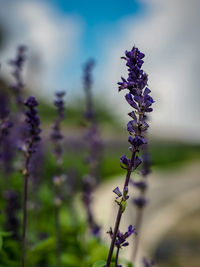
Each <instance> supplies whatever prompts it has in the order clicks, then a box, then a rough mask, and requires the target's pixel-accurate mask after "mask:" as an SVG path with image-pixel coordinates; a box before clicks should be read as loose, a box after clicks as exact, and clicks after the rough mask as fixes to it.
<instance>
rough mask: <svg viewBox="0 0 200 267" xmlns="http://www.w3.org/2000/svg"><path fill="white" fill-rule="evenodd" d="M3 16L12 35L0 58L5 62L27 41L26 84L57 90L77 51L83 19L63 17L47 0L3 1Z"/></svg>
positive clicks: (1, 13)
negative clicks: (64, 70)
mask: <svg viewBox="0 0 200 267" xmlns="http://www.w3.org/2000/svg"><path fill="white" fill-rule="evenodd" d="M0 15H1V19H2V22H3V23H4V25H5V27H6V29H7V30H8V34H9V39H8V42H7V45H6V48H5V49H4V50H3V51H2V54H1V61H2V62H4V63H5V62H7V60H8V59H10V58H11V57H13V56H14V53H15V49H16V46H17V45H19V44H21V43H23V44H26V45H27V46H28V49H29V51H28V57H29V60H28V64H29V65H28V68H27V69H28V70H29V72H31V75H29V73H28V77H27V83H28V82H29V84H31V85H32V86H33V87H35V88H38V89H39V90H40V89H41V88H44V90H45V89H46V90H45V92H44V94H45V93H47V90H49V89H50V90H52V89H53V90H56V88H58V87H59V86H60V84H59V72H60V70H61V68H62V67H63V65H64V64H65V62H67V61H68V60H73V53H74V52H75V51H77V50H78V45H77V44H78V43H79V42H78V41H79V38H80V35H81V31H82V26H83V25H82V21H81V20H80V19H79V18H78V17H74V16H70V15H65V16H61V14H59V13H58V12H57V11H56V10H55V9H53V7H51V6H50V5H49V4H48V2H46V3H45V2H44V1H43V2H42V1H31V0H30V1H23V0H22V1H4V2H3V8H2V9H1V11H0ZM4 67H5V69H6V64H5V65H4ZM56 78H57V81H56ZM30 79H31V82H30ZM63 86H64V85H63ZM58 89H59V88H58Z"/></svg>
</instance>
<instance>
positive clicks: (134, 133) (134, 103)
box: [106, 46, 154, 267]
mask: <svg viewBox="0 0 200 267" xmlns="http://www.w3.org/2000/svg"><path fill="white" fill-rule="evenodd" d="M144 56H145V55H144V54H143V53H142V52H140V51H139V49H138V48H136V47H135V46H134V47H133V48H132V50H131V51H126V52H125V57H122V58H123V59H124V60H125V61H126V66H127V67H128V78H127V79H125V78H123V77H122V81H121V82H119V83H118V85H119V91H121V90H125V89H126V90H128V91H129V92H128V93H127V94H126V95H125V99H126V101H127V102H128V104H129V105H130V106H131V107H132V108H133V111H132V112H130V113H129V114H128V115H129V116H130V117H131V120H130V121H129V122H128V124H127V131H128V132H129V134H130V136H129V138H128V142H129V143H130V145H131V146H130V148H129V149H130V151H131V158H130V159H129V158H127V156H126V155H123V156H122V157H121V159H120V162H121V164H122V166H123V167H124V168H125V169H126V170H127V174H126V178H125V182H124V187H123V191H122V192H121V191H120V190H119V188H116V189H114V193H115V194H117V198H118V197H120V199H119V200H117V204H118V205H119V208H118V213H117V217H116V221H115V226H114V230H113V234H112V238H111V244H110V249H109V253H108V258H107V262H106V267H109V266H110V264H111V260H112V255H113V251H114V247H115V243H116V240H117V235H118V231H119V226H120V222H121V218H122V215H123V213H124V211H125V209H126V201H127V199H128V186H129V182H130V178H131V173H132V172H133V171H134V170H135V169H136V168H137V167H138V166H139V165H140V164H141V162H142V160H141V159H140V157H139V156H138V153H139V152H140V150H141V148H142V147H143V146H144V145H145V144H147V140H146V138H145V132H146V130H147V129H148V127H149V125H148V124H147V122H146V113H149V112H151V111H152V107H151V105H152V104H153V102H154V100H153V98H152V97H151V96H150V92H151V91H150V89H149V88H148V87H147V81H148V76H147V74H146V73H145V72H144V71H143V70H142V65H143V63H144V61H143V58H144ZM136 230H137V229H136Z"/></svg>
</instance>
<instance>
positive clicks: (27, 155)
mask: <svg viewBox="0 0 200 267" xmlns="http://www.w3.org/2000/svg"><path fill="white" fill-rule="evenodd" d="M32 146H33V140H32V139H31V140H30V143H29V149H30V150H31V149H32ZM30 157H31V155H30V153H27V154H26V162H25V169H24V172H23V174H24V198H23V224H22V229H23V230H22V231H23V233H22V258H21V267H24V266H25V259H26V231H27V199H28V178H29V163H30Z"/></svg>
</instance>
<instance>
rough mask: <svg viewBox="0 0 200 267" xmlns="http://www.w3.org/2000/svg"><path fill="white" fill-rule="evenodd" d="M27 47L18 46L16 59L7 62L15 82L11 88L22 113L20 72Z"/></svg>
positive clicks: (22, 84) (22, 86)
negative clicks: (11, 69)
mask: <svg viewBox="0 0 200 267" xmlns="http://www.w3.org/2000/svg"><path fill="white" fill-rule="evenodd" d="M26 51H27V47H26V46H24V45H20V46H19V47H18V49H17V55H16V58H15V59H13V60H10V61H9V64H10V65H11V66H12V67H13V72H12V75H13V77H14V80H15V82H14V83H13V84H12V85H11V88H12V90H13V92H14V94H15V98H16V103H17V104H18V107H19V109H20V111H23V88H24V83H23V80H22V70H23V67H24V63H25V60H26Z"/></svg>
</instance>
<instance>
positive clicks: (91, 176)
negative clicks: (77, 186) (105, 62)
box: [82, 60, 102, 236]
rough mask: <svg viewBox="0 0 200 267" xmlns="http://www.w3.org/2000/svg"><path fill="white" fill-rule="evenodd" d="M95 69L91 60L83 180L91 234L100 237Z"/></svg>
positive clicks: (87, 77) (87, 67)
mask: <svg viewBox="0 0 200 267" xmlns="http://www.w3.org/2000/svg"><path fill="white" fill-rule="evenodd" d="M93 67H94V61H93V60H89V61H88V62H87V63H86V64H85V66H84V77H83V78H84V79H83V80H84V91H85V95H86V112H85V114H84V117H85V121H86V124H87V134H86V142H87V144H88V149H89V155H88V157H87V159H86V162H87V164H88V174H87V175H85V176H84V178H83V197H82V199H83V203H84V206H85V210H86V213H87V221H88V225H89V228H90V230H91V233H92V234H93V235H94V236H99V235H100V227H99V225H98V224H97V223H96V221H95V218H94V215H93V212H92V207H91V205H92V195H93V191H94V188H95V187H96V185H97V184H98V178H99V177H98V176H99V162H100V160H101V154H102V142H101V139H100V134H99V128H98V124H97V120H96V114H95V112H94V109H93V99H92V91H91V88H92V76H91V71H92V69H93Z"/></svg>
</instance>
